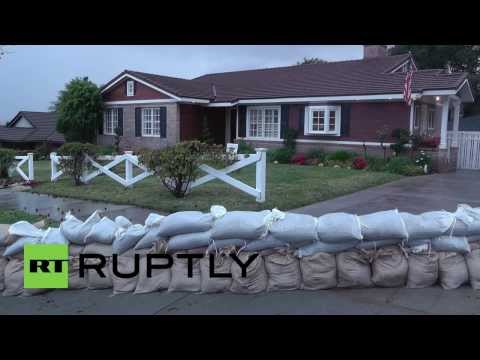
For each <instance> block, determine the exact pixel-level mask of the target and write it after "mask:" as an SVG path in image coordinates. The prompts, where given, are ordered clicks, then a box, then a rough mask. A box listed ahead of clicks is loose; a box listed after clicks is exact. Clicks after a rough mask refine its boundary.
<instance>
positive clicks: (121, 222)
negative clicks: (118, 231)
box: [115, 215, 133, 229]
mask: <svg viewBox="0 0 480 360" xmlns="http://www.w3.org/2000/svg"><path fill="white" fill-rule="evenodd" d="M115 224H117V226H118V227H121V228H124V229H127V228H129V227H130V226H132V225H133V224H132V223H131V221H130V220H128V219H127V218H126V217H125V216H122V215H119V216H117V217H116V218H115Z"/></svg>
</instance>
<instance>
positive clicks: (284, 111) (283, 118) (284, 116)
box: [280, 104, 290, 139]
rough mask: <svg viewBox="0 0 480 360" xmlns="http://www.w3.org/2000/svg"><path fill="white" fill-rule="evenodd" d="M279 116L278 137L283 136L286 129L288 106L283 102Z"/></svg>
mask: <svg viewBox="0 0 480 360" xmlns="http://www.w3.org/2000/svg"><path fill="white" fill-rule="evenodd" d="M281 109H282V110H281V116H280V118H281V119H280V137H281V138H282V139H283V138H285V133H286V131H287V129H288V115H289V110H290V106H289V105H288V104H283V105H282V107H281Z"/></svg>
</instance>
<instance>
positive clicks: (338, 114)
mask: <svg viewBox="0 0 480 360" xmlns="http://www.w3.org/2000/svg"><path fill="white" fill-rule="evenodd" d="M341 109H342V108H341V106H338V105H313V106H307V107H306V108H305V119H304V122H303V123H304V129H303V132H304V135H311V134H312V135H317V134H319V135H331V136H340V128H341V119H342V110H341ZM314 111H324V124H325V126H328V127H329V128H330V125H329V123H330V119H329V117H330V112H331V111H335V130H334V131H314V130H312V125H313V124H312V116H313V112H314ZM327 113H328V116H327Z"/></svg>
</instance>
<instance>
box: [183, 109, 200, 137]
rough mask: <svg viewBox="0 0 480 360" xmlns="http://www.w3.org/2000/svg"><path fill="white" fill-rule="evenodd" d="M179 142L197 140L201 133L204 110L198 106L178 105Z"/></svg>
mask: <svg viewBox="0 0 480 360" xmlns="http://www.w3.org/2000/svg"><path fill="white" fill-rule="evenodd" d="M179 108H180V141H186V140H194V139H198V137H199V136H200V134H201V133H202V118H203V111H204V108H203V107H201V106H199V105H188V104H180V105H179Z"/></svg>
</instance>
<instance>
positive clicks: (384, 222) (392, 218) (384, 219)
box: [359, 209, 408, 241]
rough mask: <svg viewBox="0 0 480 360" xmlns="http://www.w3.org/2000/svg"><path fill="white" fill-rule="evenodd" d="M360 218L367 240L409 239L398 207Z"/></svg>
mask: <svg viewBox="0 0 480 360" xmlns="http://www.w3.org/2000/svg"><path fill="white" fill-rule="evenodd" d="M359 218H360V224H361V227H362V235H363V239H364V240H365V241H372V240H385V239H389V240H392V239H400V240H406V239H408V232H407V229H406V226H405V223H404V222H403V219H402V217H401V216H400V214H399V212H398V210H396V209H395V210H387V211H379V212H376V213H372V214H368V215H362V216H360V217H359Z"/></svg>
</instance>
